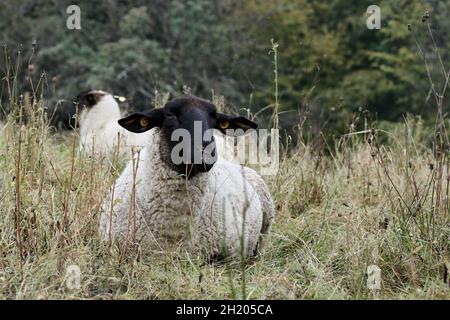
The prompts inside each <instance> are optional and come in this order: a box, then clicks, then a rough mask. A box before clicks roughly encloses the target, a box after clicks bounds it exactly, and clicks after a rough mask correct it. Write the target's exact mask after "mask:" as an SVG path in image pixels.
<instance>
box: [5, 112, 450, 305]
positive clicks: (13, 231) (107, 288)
mask: <svg viewBox="0 0 450 320" xmlns="http://www.w3.org/2000/svg"><path fill="white" fill-rule="evenodd" d="M22 107H23V110H24V112H25V113H26V114H27V115H28V117H27V119H29V123H28V124H27V125H26V126H22V127H21V126H18V125H17V124H13V121H12V119H10V121H9V122H8V123H7V125H6V126H5V128H3V129H1V130H2V131H1V133H0V298H3V299H48V298H52V299H71V298H83V299H84V298H88V299H175V298H183V299H215V298H219V299H222V298H225V299H229V298H237V299H242V298H245V299H383V298H387V299H416V298H417V299H449V298H450V288H449V279H448V276H447V274H448V269H449V268H450V265H449V264H450V254H449V248H450V219H449V210H448V207H449V205H448V194H449V191H448V184H449V179H450V176H448V173H447V170H448V164H447V162H446V159H447V157H446V155H445V156H444V157H440V158H437V157H436V155H435V154H434V153H433V152H432V151H431V149H429V148H428V147H427V146H426V145H424V143H423V141H424V139H423V138H422V136H427V134H425V133H423V132H426V128H423V126H421V125H420V123H419V122H415V123H410V122H406V123H405V124H404V125H399V126H397V127H395V128H392V130H391V132H390V133H386V132H384V131H379V132H378V131H377V132H373V133H366V134H364V135H362V134H361V135H351V136H347V137H345V138H343V139H342V140H341V141H340V143H339V144H338V145H339V148H336V150H333V152H332V153H331V155H329V156H323V155H321V154H320V153H318V152H316V151H315V150H310V148H309V147H308V146H305V145H302V144H300V147H299V148H297V149H295V150H289V151H286V152H285V151H283V152H282V155H281V161H280V162H281V163H280V171H279V173H278V175H276V176H272V177H268V179H267V182H268V184H269V186H270V189H271V191H272V193H273V196H274V199H275V202H276V208H277V216H276V221H275V224H274V226H273V229H272V232H271V235H270V237H269V240H268V242H267V247H266V250H265V252H264V254H263V255H262V256H260V257H258V258H256V259H252V260H251V261H248V262H247V263H246V264H245V268H244V270H243V269H242V267H241V264H240V263H239V262H236V263H227V264H222V265H217V264H213V265H211V264H205V263H204V261H201V260H195V259H192V258H191V257H189V255H188V254H175V253H170V252H166V253H162V254H155V255H144V254H140V253H139V252H136V251H133V250H124V248H123V247H122V246H117V245H113V246H111V247H109V246H108V244H105V243H102V242H101V241H100V238H99V234H98V231H97V226H98V220H99V205H100V203H101V202H102V200H103V197H104V195H105V194H106V192H107V190H108V188H109V186H110V185H111V183H112V181H113V180H114V178H115V177H117V175H118V173H119V171H120V168H117V169H114V168H113V166H111V164H110V163H108V162H107V161H106V160H105V161H97V160H94V159H90V158H87V157H84V156H83V155H80V154H79V153H78V149H77V135H76V133H68V134H61V133H54V132H53V131H52V130H51V129H49V127H48V125H47V124H46V121H45V120H44V118H43V116H42V114H43V112H42V108H43V106H42V105H41V104H36V105H23V106H22ZM11 117H13V115H12V114H11V116H10V118H11ZM381 141H383V142H381ZM19 150H20V154H19ZM419 204H420V205H419ZM373 264H375V265H378V266H379V267H380V268H381V279H382V280H381V288H380V290H370V289H368V288H367V285H366V282H367V267H368V266H369V265H373ZM70 265H77V266H78V267H79V268H80V270H81V282H80V288H78V289H73V290H71V289H69V288H68V287H67V285H66V280H67V274H66V271H67V267H68V266H70ZM244 276H245V286H243V278H244Z"/></svg>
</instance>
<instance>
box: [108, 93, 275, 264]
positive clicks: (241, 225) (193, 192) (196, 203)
mask: <svg viewBox="0 0 450 320" xmlns="http://www.w3.org/2000/svg"><path fill="white" fill-rule="evenodd" d="M194 121H201V123H202V124H203V125H204V127H203V128H202V130H203V131H202V132H205V130H207V129H211V128H216V129H219V130H221V131H224V130H225V128H231V129H237V128H242V129H244V130H246V129H250V128H256V124H255V123H253V122H251V121H250V120H248V119H246V118H244V117H233V116H227V115H224V114H219V113H217V112H216V110H215V106H214V105H213V104H211V103H210V102H208V101H206V100H203V99H199V98H196V97H192V96H187V97H182V98H178V99H175V100H173V101H171V102H169V103H167V104H166V105H165V107H164V108H161V109H154V110H152V111H150V112H149V113H147V114H134V115H131V116H129V117H127V118H125V119H122V120H121V121H120V124H121V125H122V126H123V127H125V128H127V129H128V130H131V131H132V132H145V131H147V130H149V131H147V132H150V135H151V136H150V137H148V138H147V139H148V140H147V141H148V143H147V145H146V147H145V148H144V149H143V150H142V152H141V154H140V160H139V163H137V162H134V163H133V162H130V163H129V164H128V165H127V167H126V168H125V170H124V171H123V173H122V175H121V176H120V177H119V178H118V180H117V181H116V183H115V184H114V186H113V187H112V190H111V192H110V194H109V196H108V197H107V198H106V199H105V201H104V203H103V205H102V215H101V218H100V233H101V234H102V237H103V238H104V239H105V240H108V239H111V240H112V239H119V240H121V241H124V240H126V241H127V242H128V243H132V242H133V241H134V240H135V241H136V242H139V243H140V244H141V246H142V247H143V248H150V249H156V250H165V249H167V248H177V247H178V248H180V249H183V250H184V249H185V250H188V251H189V252H191V253H195V254H202V255H204V256H205V257H207V258H210V259H219V258H224V257H234V258H236V257H239V256H251V255H253V254H255V253H257V252H258V251H259V250H260V249H261V246H260V245H261V242H262V240H263V239H262V238H263V237H264V235H265V234H267V233H268V232H269V229H270V226H271V224H272V222H273V219H274V216H275V210H274V205H273V200H272V197H271V195H270V193H269V191H268V189H267V186H266V185H265V183H264V181H263V180H262V178H261V177H260V176H259V175H258V174H257V173H256V172H255V171H253V170H252V169H250V168H246V167H243V166H240V165H238V164H235V163H231V162H229V161H226V160H225V159H223V157H219V158H218V160H217V161H215V162H213V163H212V164H211V163H210V162H207V161H206V158H204V156H203V155H202V157H203V158H202V159H201V161H202V162H201V163H195V162H194V161H193V159H194V158H193V157H194V155H193V154H191V160H192V161H191V162H186V163H185V162H183V163H181V164H174V162H173V159H172V157H171V152H172V151H173V147H174V143H173V142H171V138H170V137H171V134H172V133H173V131H174V130H175V129H177V128H184V129H186V130H188V131H189V132H190V133H191V134H192V133H193V126H192V123H193V122H194ZM205 127H206V128H205ZM210 142H211V140H207V139H206V140H202V142H201V143H202V147H203V148H202V150H204V148H206V147H207V146H208V145H209V143H210ZM192 150H194V149H192ZM194 152H195V151H194ZM219 152H220V149H219ZM136 164H137V171H136V175H134V174H133V173H134V172H135V168H136ZM184 173H187V174H184ZM134 177H135V178H134ZM133 186H135V187H134V188H133ZM133 190H134V192H133ZM113 193H114V197H113ZM133 199H134V201H133ZM112 204H113V205H112ZM111 212H112V215H111Z"/></svg>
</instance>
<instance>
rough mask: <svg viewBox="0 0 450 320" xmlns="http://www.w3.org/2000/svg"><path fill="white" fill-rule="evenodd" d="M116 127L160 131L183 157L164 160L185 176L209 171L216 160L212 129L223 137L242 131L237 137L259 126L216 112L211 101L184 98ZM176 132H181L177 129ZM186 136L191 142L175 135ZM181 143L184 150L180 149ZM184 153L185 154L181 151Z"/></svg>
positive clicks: (139, 115)
mask: <svg viewBox="0 0 450 320" xmlns="http://www.w3.org/2000/svg"><path fill="white" fill-rule="evenodd" d="M119 124H120V125H121V126H122V127H124V128H125V129H127V130H129V131H132V132H136V133H140V132H145V131H147V130H150V129H152V128H154V127H159V128H161V129H162V133H163V137H164V142H165V143H166V144H167V146H168V147H169V149H170V153H171V154H172V151H174V152H175V151H176V152H178V151H180V152H179V153H176V154H177V155H179V156H180V158H182V160H181V163H180V161H175V160H174V159H173V158H172V157H170V159H163V161H165V162H166V163H168V164H169V165H170V166H171V167H172V168H173V169H175V170H176V171H178V172H179V173H181V174H185V175H187V176H188V177H192V176H194V175H196V174H197V173H199V172H206V171H209V170H210V169H211V168H212V167H213V165H214V163H215V162H216V160H217V152H216V150H215V142H214V137H213V136H212V129H218V130H220V131H222V132H223V133H224V134H234V135H236V132H230V130H231V131H233V130H237V129H241V131H240V132H237V134H244V131H245V130H248V129H256V127H257V126H258V125H257V124H256V123H254V122H253V121H250V120H248V119H247V118H244V117H236V116H230V115H225V114H221V113H218V112H217V110H216V107H215V106H214V104H212V103H211V102H209V101H207V100H204V99H200V98H197V97H194V96H183V97H180V98H177V99H174V100H172V101H170V102H168V103H167V104H166V105H165V106H164V107H163V108H160V109H153V110H151V111H150V112H148V113H142V114H140V113H135V114H132V115H131V116H128V117H126V118H124V119H121V120H119ZM177 129H182V130H181V131H180V130H177ZM179 132H184V133H187V134H189V136H190V139H189V140H187V141H182V140H183V138H182V137H179V136H176V134H177V133H179ZM175 136H176V137H175ZM180 142H183V143H184V146H186V148H181V149H180V150H179V149H178V148H179V147H180ZM185 151H186V152H187V154H184V152H185Z"/></svg>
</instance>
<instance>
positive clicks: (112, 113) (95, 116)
mask: <svg viewBox="0 0 450 320" xmlns="http://www.w3.org/2000/svg"><path fill="white" fill-rule="evenodd" d="M75 104H76V108H77V109H78V114H79V117H78V124H79V127H80V129H79V130H80V131H79V132H80V150H84V151H85V152H87V153H88V154H90V155H94V156H98V157H101V156H112V155H114V154H115V151H116V149H117V144H118V141H119V139H120V146H119V151H120V156H121V157H126V156H130V155H131V151H132V150H131V149H133V148H135V147H136V148H139V147H142V146H143V145H144V144H145V141H146V136H147V134H144V135H138V134H135V133H132V132H129V131H127V130H124V129H123V128H122V127H120V126H119V124H118V122H117V121H118V120H119V119H120V118H121V117H122V115H121V112H120V109H119V104H118V103H117V101H116V99H115V98H114V97H113V96H112V95H111V94H110V93H108V92H105V91H101V90H87V91H84V92H82V93H80V94H79V95H78V96H77V99H76V102H75ZM73 113H75V111H74V112H73ZM119 135H120V138H119Z"/></svg>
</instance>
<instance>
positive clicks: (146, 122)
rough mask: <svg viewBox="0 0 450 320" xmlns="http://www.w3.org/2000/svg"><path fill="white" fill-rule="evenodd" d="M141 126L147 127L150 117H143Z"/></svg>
mask: <svg viewBox="0 0 450 320" xmlns="http://www.w3.org/2000/svg"><path fill="white" fill-rule="evenodd" d="M140 123H141V127H146V126H148V119H147V118H141V121H140Z"/></svg>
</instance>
